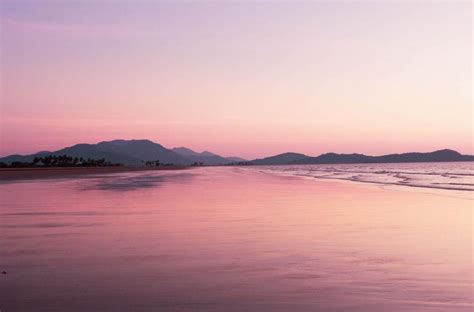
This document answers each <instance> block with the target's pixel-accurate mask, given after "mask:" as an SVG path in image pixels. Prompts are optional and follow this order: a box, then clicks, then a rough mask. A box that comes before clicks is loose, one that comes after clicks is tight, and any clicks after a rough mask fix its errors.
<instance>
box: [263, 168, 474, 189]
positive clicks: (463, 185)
mask: <svg viewBox="0 0 474 312" xmlns="http://www.w3.org/2000/svg"><path fill="white" fill-rule="evenodd" d="M260 169H263V170H264V171H270V172H273V173H279V174H285V175H296V176H305V177H312V178H316V179H335V180H348V181H354V182H365V183H377V184H385V185H399V186H408V187H421V188H432V189H442V190H453V191H474V163H473V162H456V163H404V164H345V165H295V166H293V165H288V166H263V167H260Z"/></svg>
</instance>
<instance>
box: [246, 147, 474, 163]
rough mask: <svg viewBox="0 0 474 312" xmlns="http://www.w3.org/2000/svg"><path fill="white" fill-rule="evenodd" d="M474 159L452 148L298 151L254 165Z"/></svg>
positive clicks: (255, 161) (262, 160) (257, 160)
mask: <svg viewBox="0 0 474 312" xmlns="http://www.w3.org/2000/svg"><path fill="white" fill-rule="evenodd" d="M446 161H474V156H473V155H462V154H460V153H458V152H456V151H453V150H450V149H443V150H438V151H434V152H429V153H403V154H388V155H382V156H367V155H363V154H336V153H326V154H322V155H319V156H316V157H312V156H307V155H304V154H298V153H284V154H279V155H276V156H271V157H267V158H262V159H256V160H253V161H252V162H251V163H252V164H254V165H304V164H363V163H407V162H446Z"/></svg>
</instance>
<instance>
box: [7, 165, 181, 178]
mask: <svg viewBox="0 0 474 312" xmlns="http://www.w3.org/2000/svg"><path fill="white" fill-rule="evenodd" d="M186 168H188V167H185V166H161V167H156V166H154V167H143V166H140V167H138V166H137V167H130V166H110V167H50V168H48V167H45V168H39V167H38V168H0V181H10V180H25V179H47V178H61V177H69V178H71V177H78V176H83V175H97V174H99V175H100V174H112V173H124V172H136V171H151V170H180V169H186Z"/></svg>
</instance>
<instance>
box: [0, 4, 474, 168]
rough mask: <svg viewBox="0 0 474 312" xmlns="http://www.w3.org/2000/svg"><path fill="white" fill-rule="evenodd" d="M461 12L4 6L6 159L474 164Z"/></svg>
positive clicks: (466, 21)
mask: <svg viewBox="0 0 474 312" xmlns="http://www.w3.org/2000/svg"><path fill="white" fill-rule="evenodd" d="M471 58H472V11H471V4H470V3H469V2H465V3H448V2H446V3H434V2H433V3H429V2H426V3H419V4H415V3H413V2H404V3H402V2H401V3H397V4H387V3H384V4H382V3H374V2H366V3H364V2H360V3H353V4H348V3H344V4H343V3H329V2H328V3H322V2H321V3H317V2H314V3H246V2H242V3H224V4H219V3H204V2H198V3H193V4H191V3H165V2H152V1H120V3H117V2H113V1H97V2H89V1H77V2H76V1H74V2H72V3H71V2H66V1H64V2H57V1H52V2H50V3H48V2H47V1H44V2H43V3H42V4H39V3H38V2H36V1H2V7H1V116H0V121H1V129H0V130H1V142H0V143H1V144H0V155H7V154H12V153H22V154H25V153H32V152H36V151H39V150H55V149H59V148H61V147H64V146H68V145H73V144H76V143H83V142H86V143H96V142H98V141H103V140H111V139H117V138H123V139H131V138H146V139H150V140H153V141H155V142H158V143H160V144H163V145H164V146H166V147H174V146H187V147H190V148H193V149H195V150H197V151H202V150H210V151H213V152H216V153H219V154H221V155H226V156H233V155H237V156H241V157H246V158H249V159H251V158H255V157H262V156H268V155H272V154H275V153H281V152H286V151H297V152H301V153H306V154H309V155H316V154H319V153H323V152H328V151H333V152H360V153H366V154H387V153H392V152H406V151H432V150H436V149H441V148H452V149H455V150H458V151H459V152H461V153H473V152H474V149H473V145H472V135H473V124H472V120H473V117H474V116H473V110H472V103H473V99H472V60H471Z"/></svg>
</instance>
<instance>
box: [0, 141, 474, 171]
mask: <svg viewBox="0 0 474 312" xmlns="http://www.w3.org/2000/svg"><path fill="white" fill-rule="evenodd" d="M48 155H56V156H61V155H67V156H72V157H78V158H80V157H82V158H85V159H87V158H91V159H95V160H98V159H102V158H105V160H106V161H109V162H111V163H116V164H123V165H128V166H140V165H143V164H144V163H146V162H147V161H156V160H159V162H160V163H162V164H174V165H191V164H193V163H196V162H197V163H202V164H204V165H228V164H239V163H245V164H249V165H297V164H355V163H401V162H446V161H474V156H473V155H462V154H460V153H458V152H456V151H453V150H449V149H444V150H439V151H434V152H430V153H404V154H389V155H383V156H368V155H363V154H336V153H326V154H322V155H319V156H316V157H312V156H307V155H304V154H299V153H283V154H279V155H275V156H271V157H266V158H262V159H255V160H252V161H247V160H245V159H243V158H240V157H222V156H220V155H217V154H214V153H211V152H208V151H204V152H202V153H198V152H195V151H193V150H192V149H189V148H186V147H176V148H173V149H168V148H166V147H164V146H162V145H160V144H158V143H155V142H152V141H150V140H113V141H104V142H100V143H97V144H76V145H73V146H69V147H66V148H63V149H60V150H57V151H52V152H50V151H42V152H38V153H35V154H31V155H10V156H7V157H3V158H0V162H3V163H6V164H11V163H12V162H27V163H29V162H32V161H33V159H34V158H35V157H44V156H48Z"/></svg>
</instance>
